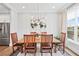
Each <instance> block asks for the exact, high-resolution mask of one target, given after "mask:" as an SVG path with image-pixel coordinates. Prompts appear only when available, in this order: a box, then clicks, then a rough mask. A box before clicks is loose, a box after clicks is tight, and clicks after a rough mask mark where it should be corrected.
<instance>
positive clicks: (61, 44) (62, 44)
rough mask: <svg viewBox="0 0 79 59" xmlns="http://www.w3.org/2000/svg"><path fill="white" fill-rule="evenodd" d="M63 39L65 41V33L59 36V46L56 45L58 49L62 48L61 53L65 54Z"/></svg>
mask: <svg viewBox="0 0 79 59" xmlns="http://www.w3.org/2000/svg"><path fill="white" fill-rule="evenodd" d="M65 39H66V33H64V32H61V35H60V41H61V42H60V44H58V46H59V49H60V48H63V53H64V52H65Z"/></svg>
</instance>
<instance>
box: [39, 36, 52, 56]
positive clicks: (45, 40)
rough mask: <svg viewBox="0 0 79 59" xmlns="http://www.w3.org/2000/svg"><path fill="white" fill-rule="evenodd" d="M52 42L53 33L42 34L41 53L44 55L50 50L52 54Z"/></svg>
mask: <svg viewBox="0 0 79 59" xmlns="http://www.w3.org/2000/svg"><path fill="white" fill-rule="evenodd" d="M52 42H53V35H42V36H41V47H40V52H41V55H43V53H48V52H49V53H50V54H51V56H52Z"/></svg>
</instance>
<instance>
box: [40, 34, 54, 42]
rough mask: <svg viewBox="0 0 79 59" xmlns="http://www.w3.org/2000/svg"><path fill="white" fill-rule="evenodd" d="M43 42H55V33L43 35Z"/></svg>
mask: <svg viewBox="0 0 79 59" xmlns="http://www.w3.org/2000/svg"><path fill="white" fill-rule="evenodd" d="M41 42H42V43H51V42H53V35H51V34H49V35H41Z"/></svg>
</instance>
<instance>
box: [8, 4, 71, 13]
mask: <svg viewBox="0 0 79 59" xmlns="http://www.w3.org/2000/svg"><path fill="white" fill-rule="evenodd" d="M71 4H72V3H9V5H10V6H12V8H13V9H15V10H16V11H17V12H61V11H62V10H64V9H66V8H67V7H69V6H70V5H71Z"/></svg>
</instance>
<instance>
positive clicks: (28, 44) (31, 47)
mask: <svg viewBox="0 0 79 59" xmlns="http://www.w3.org/2000/svg"><path fill="white" fill-rule="evenodd" d="M24 46H25V55H26V53H34V55H36V42H35V35H24Z"/></svg>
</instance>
